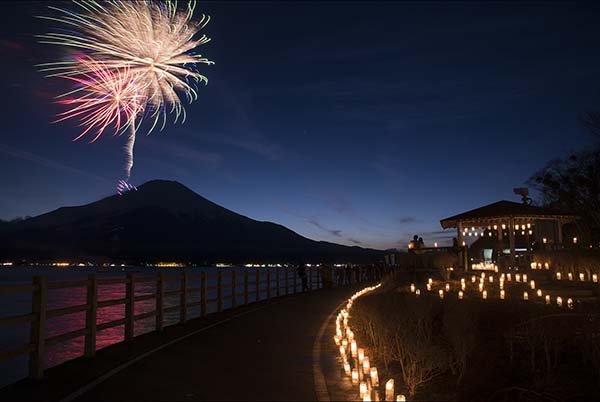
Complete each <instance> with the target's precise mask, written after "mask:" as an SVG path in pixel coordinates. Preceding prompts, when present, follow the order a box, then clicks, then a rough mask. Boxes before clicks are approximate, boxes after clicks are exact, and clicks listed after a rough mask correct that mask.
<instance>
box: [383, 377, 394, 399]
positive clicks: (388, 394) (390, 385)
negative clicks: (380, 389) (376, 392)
mask: <svg viewBox="0 0 600 402" xmlns="http://www.w3.org/2000/svg"><path fill="white" fill-rule="evenodd" d="M385 400H386V401H393V400H394V379H393V378H390V379H389V380H387V382H386V383H385Z"/></svg>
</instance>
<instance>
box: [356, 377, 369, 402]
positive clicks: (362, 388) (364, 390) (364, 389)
mask: <svg viewBox="0 0 600 402" xmlns="http://www.w3.org/2000/svg"><path fill="white" fill-rule="evenodd" d="M358 389H359V392H360V397H361V398H364V396H365V395H367V394H368V393H367V383H366V382H364V381H361V382H360V385H359V387H358Z"/></svg>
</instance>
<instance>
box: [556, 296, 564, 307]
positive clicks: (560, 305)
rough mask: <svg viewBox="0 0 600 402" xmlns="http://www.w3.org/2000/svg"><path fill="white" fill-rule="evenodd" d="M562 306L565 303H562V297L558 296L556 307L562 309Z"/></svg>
mask: <svg viewBox="0 0 600 402" xmlns="http://www.w3.org/2000/svg"><path fill="white" fill-rule="evenodd" d="M562 304H563V302H562V297H560V296H558V297H557V298H556V305H557V306H558V307H562Z"/></svg>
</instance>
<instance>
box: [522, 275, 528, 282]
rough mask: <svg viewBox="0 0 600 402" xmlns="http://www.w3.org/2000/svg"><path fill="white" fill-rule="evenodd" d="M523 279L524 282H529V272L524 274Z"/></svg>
mask: <svg viewBox="0 0 600 402" xmlns="http://www.w3.org/2000/svg"><path fill="white" fill-rule="evenodd" d="M521 279H523V282H527V274H523V278H521Z"/></svg>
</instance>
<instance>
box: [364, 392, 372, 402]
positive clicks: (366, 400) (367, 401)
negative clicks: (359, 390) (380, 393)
mask: <svg viewBox="0 0 600 402" xmlns="http://www.w3.org/2000/svg"><path fill="white" fill-rule="evenodd" d="M362 398H363V399H362V400H363V402H371V395H370V394H368V393H367V394H365V395H363V397H362Z"/></svg>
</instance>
